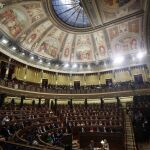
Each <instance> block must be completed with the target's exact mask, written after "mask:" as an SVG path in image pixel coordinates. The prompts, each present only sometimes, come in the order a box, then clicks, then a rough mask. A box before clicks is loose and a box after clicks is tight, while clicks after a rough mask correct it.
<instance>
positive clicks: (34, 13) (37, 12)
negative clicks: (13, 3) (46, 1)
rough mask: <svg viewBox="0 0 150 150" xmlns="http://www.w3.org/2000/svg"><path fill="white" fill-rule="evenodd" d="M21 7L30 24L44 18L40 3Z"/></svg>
mask: <svg viewBox="0 0 150 150" xmlns="http://www.w3.org/2000/svg"><path fill="white" fill-rule="evenodd" d="M22 7H23V8H24V9H26V12H27V14H28V15H29V16H30V19H31V22H32V23H34V22H36V21H38V20H40V19H42V18H44V17H46V14H45V13H44V11H43V9H42V6H41V3H39V2H37V3H27V4H23V5H22Z"/></svg>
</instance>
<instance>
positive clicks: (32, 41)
mask: <svg viewBox="0 0 150 150" xmlns="http://www.w3.org/2000/svg"><path fill="white" fill-rule="evenodd" d="M63 1H64V0H62V2H63ZM43 2H44V1H40V0H38V1H31V0H30V1H28V0H27V1H21V0H18V1H17V0H0V30H1V31H2V32H4V33H5V34H6V35H8V36H9V37H10V38H11V39H13V40H14V41H15V42H16V43H17V44H18V45H19V46H20V47H22V48H23V49H24V50H27V51H29V52H32V53H35V54H37V55H39V56H42V57H45V58H48V59H50V60H53V59H54V60H55V59H59V60H61V61H64V62H78V63H87V62H94V61H100V60H104V59H107V58H108V57H110V56H113V55H114V54H116V53H117V54H130V53H135V52H136V51H138V50H140V49H144V40H143V39H144V37H143V15H139V16H137V15H134V16H133V18H132V16H130V18H129V19H128V18H126V19H123V20H121V21H118V20H117V19H118V18H121V17H124V16H128V15H130V14H134V13H135V12H138V11H139V12H140V11H141V10H142V1H141V0H121V1H119V0H118V1H116V0H100V2H101V6H97V7H98V8H99V9H100V11H99V12H100V14H101V15H100V16H101V20H102V21H103V23H104V25H103V27H102V28H99V29H96V30H94V29H93V31H90V32H88V31H86V32H85V33H84V32H70V31H66V30H64V29H63V28H62V27H61V26H60V27H58V26H56V25H55V23H53V20H51V19H50V17H49V16H48V14H47V11H46V10H45V7H44V5H43ZM66 2H67V1H65V3H66ZM68 2H69V1H68ZM97 4H99V2H98V3H97ZM112 20H116V23H113V24H110V25H106V26H105V23H108V22H109V21H112Z"/></svg>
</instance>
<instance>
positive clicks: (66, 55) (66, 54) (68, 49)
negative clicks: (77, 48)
mask: <svg viewBox="0 0 150 150" xmlns="http://www.w3.org/2000/svg"><path fill="white" fill-rule="evenodd" d="M73 40H74V35H73V34H69V35H68V37H67V39H66V41H65V45H64V48H63V55H62V58H61V59H62V60H64V61H70V55H71V53H72V44H73Z"/></svg>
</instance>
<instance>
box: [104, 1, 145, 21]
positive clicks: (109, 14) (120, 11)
mask: <svg viewBox="0 0 150 150" xmlns="http://www.w3.org/2000/svg"><path fill="white" fill-rule="evenodd" d="M102 6H103V7H101V9H102V11H101V12H102V18H103V21H104V22H108V21H111V20H114V19H117V18H121V17H123V16H126V15H129V14H131V13H134V12H136V11H139V10H141V9H142V8H141V7H142V2H141V0H102Z"/></svg>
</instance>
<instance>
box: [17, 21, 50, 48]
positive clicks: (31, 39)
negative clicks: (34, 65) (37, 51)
mask: <svg viewBox="0 0 150 150" xmlns="http://www.w3.org/2000/svg"><path fill="white" fill-rule="evenodd" d="M51 25H52V23H51V22H50V21H49V20H47V21H45V22H43V23H41V24H40V25H39V26H38V27H37V28H35V29H33V30H32V31H31V32H30V33H29V34H28V35H26V36H25V37H24V40H23V39H22V38H20V39H21V40H22V41H20V42H22V43H21V45H22V46H23V47H25V48H27V49H29V50H30V49H31V48H32V46H33V44H34V43H35V42H36V40H37V39H39V38H40V37H41V36H42V34H43V33H44V32H45V31H46V30H47V29H48V28H49V27H50V26H51ZM22 36H24V35H22Z"/></svg>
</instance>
